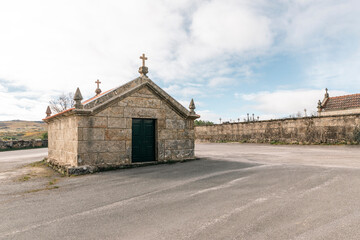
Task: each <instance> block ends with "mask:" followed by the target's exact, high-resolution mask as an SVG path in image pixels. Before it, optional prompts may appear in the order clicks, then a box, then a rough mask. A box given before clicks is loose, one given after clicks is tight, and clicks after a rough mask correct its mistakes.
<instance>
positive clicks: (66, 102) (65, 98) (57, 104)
mask: <svg viewBox="0 0 360 240" xmlns="http://www.w3.org/2000/svg"><path fill="white" fill-rule="evenodd" d="M49 103H50V108H51V110H52V111H53V112H54V113H59V112H62V111H64V110H66V109H69V108H72V107H74V104H75V101H74V93H72V92H69V93H68V94H65V93H63V94H61V95H60V96H59V97H57V98H54V99H51V100H50V101H49Z"/></svg>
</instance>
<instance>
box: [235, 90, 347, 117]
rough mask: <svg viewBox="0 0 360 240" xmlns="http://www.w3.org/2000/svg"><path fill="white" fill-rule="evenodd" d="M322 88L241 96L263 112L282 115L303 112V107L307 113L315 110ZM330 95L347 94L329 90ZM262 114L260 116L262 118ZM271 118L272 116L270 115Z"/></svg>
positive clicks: (321, 97)
mask: <svg viewBox="0 0 360 240" xmlns="http://www.w3.org/2000/svg"><path fill="white" fill-rule="evenodd" d="M324 93H325V91H324V90H306V89H298V90H280V91H274V92H258V93H252V94H244V95H242V98H243V99H244V100H245V101H248V102H249V104H251V107H252V108H254V109H256V110H257V111H261V112H263V113H264V114H270V115H271V116H277V117H284V116H289V115H290V114H296V113H297V112H301V113H303V111H304V109H306V110H307V113H308V114H311V113H312V112H314V111H315V112H316V111H317V108H316V107H317V102H318V100H323V98H324ZM329 93H330V96H338V95H344V94H347V93H346V92H344V91H338V90H331V89H330V90H329ZM263 118H264V116H262V117H261V119H263ZM272 118H273V117H272Z"/></svg>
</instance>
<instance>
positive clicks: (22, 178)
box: [18, 175, 31, 182]
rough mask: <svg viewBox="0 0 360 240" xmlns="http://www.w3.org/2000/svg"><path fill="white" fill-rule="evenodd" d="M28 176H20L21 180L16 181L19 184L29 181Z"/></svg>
mask: <svg viewBox="0 0 360 240" xmlns="http://www.w3.org/2000/svg"><path fill="white" fill-rule="evenodd" d="M30 178H31V177H30V176H29V175H25V176H22V177H21V178H19V179H18V181H19V182H26V181H29V180H30Z"/></svg>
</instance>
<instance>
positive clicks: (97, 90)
mask: <svg viewBox="0 0 360 240" xmlns="http://www.w3.org/2000/svg"><path fill="white" fill-rule="evenodd" d="M95 83H96V84H97V88H96V90H95V93H96V95H99V94H100V93H101V89H100V87H99V86H100V83H101V82H100V81H99V79H98V80H97V81H96V82H95Z"/></svg>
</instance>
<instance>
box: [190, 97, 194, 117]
mask: <svg viewBox="0 0 360 240" xmlns="http://www.w3.org/2000/svg"><path fill="white" fill-rule="evenodd" d="M189 109H190V113H191V114H195V103H194V99H191V101H190V105H189Z"/></svg>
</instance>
